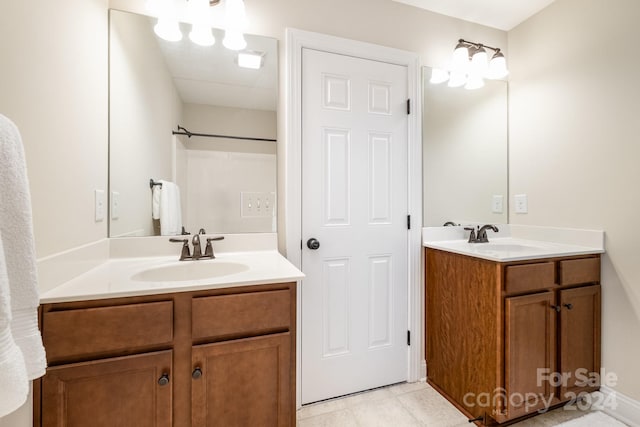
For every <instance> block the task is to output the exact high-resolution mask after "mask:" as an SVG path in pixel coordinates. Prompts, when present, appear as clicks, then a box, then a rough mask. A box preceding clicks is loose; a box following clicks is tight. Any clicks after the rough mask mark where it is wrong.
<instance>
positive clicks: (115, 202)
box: [111, 191, 120, 219]
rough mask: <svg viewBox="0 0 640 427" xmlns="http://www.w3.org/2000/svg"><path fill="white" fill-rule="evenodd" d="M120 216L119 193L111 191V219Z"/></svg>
mask: <svg viewBox="0 0 640 427" xmlns="http://www.w3.org/2000/svg"><path fill="white" fill-rule="evenodd" d="M118 217H120V193H118V192H117V191H112V192H111V219H118Z"/></svg>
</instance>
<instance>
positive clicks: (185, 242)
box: [169, 237, 191, 261]
mask: <svg viewBox="0 0 640 427" xmlns="http://www.w3.org/2000/svg"><path fill="white" fill-rule="evenodd" d="M169 241H170V242H173V243H182V251H181V252H180V261H184V260H185V259H189V258H191V251H190V250H189V239H186V238H185V239H176V238H174V237H172V238H170V239H169Z"/></svg>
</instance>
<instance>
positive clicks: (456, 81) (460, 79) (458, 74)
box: [447, 70, 467, 87]
mask: <svg viewBox="0 0 640 427" xmlns="http://www.w3.org/2000/svg"><path fill="white" fill-rule="evenodd" d="M466 82H467V74H466V73H465V72H463V71H456V70H453V71H451V76H450V77H449V83H448V84H447V86H449V87H460V86H462V85H464V84H465V83H466Z"/></svg>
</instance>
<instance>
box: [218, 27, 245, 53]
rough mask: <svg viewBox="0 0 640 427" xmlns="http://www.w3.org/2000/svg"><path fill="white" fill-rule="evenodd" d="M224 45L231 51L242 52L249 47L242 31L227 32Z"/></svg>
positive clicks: (223, 41)
mask: <svg viewBox="0 0 640 427" xmlns="http://www.w3.org/2000/svg"><path fill="white" fill-rule="evenodd" d="M222 44H223V45H224V47H226V48H227V49H231V50H242V49H244V48H246V47H247V41H246V40H245V39H244V34H242V31H237V30H227V31H225V33H224V40H222Z"/></svg>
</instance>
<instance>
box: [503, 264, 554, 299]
mask: <svg viewBox="0 0 640 427" xmlns="http://www.w3.org/2000/svg"><path fill="white" fill-rule="evenodd" d="M554 284H555V269H554V263H553V262H540V263H535V264H523V265H510V266H508V267H507V268H506V273H505V291H506V292H507V293H516V292H527V291H535V290H538V289H545V288H548V287H550V286H553V285H554Z"/></svg>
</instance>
